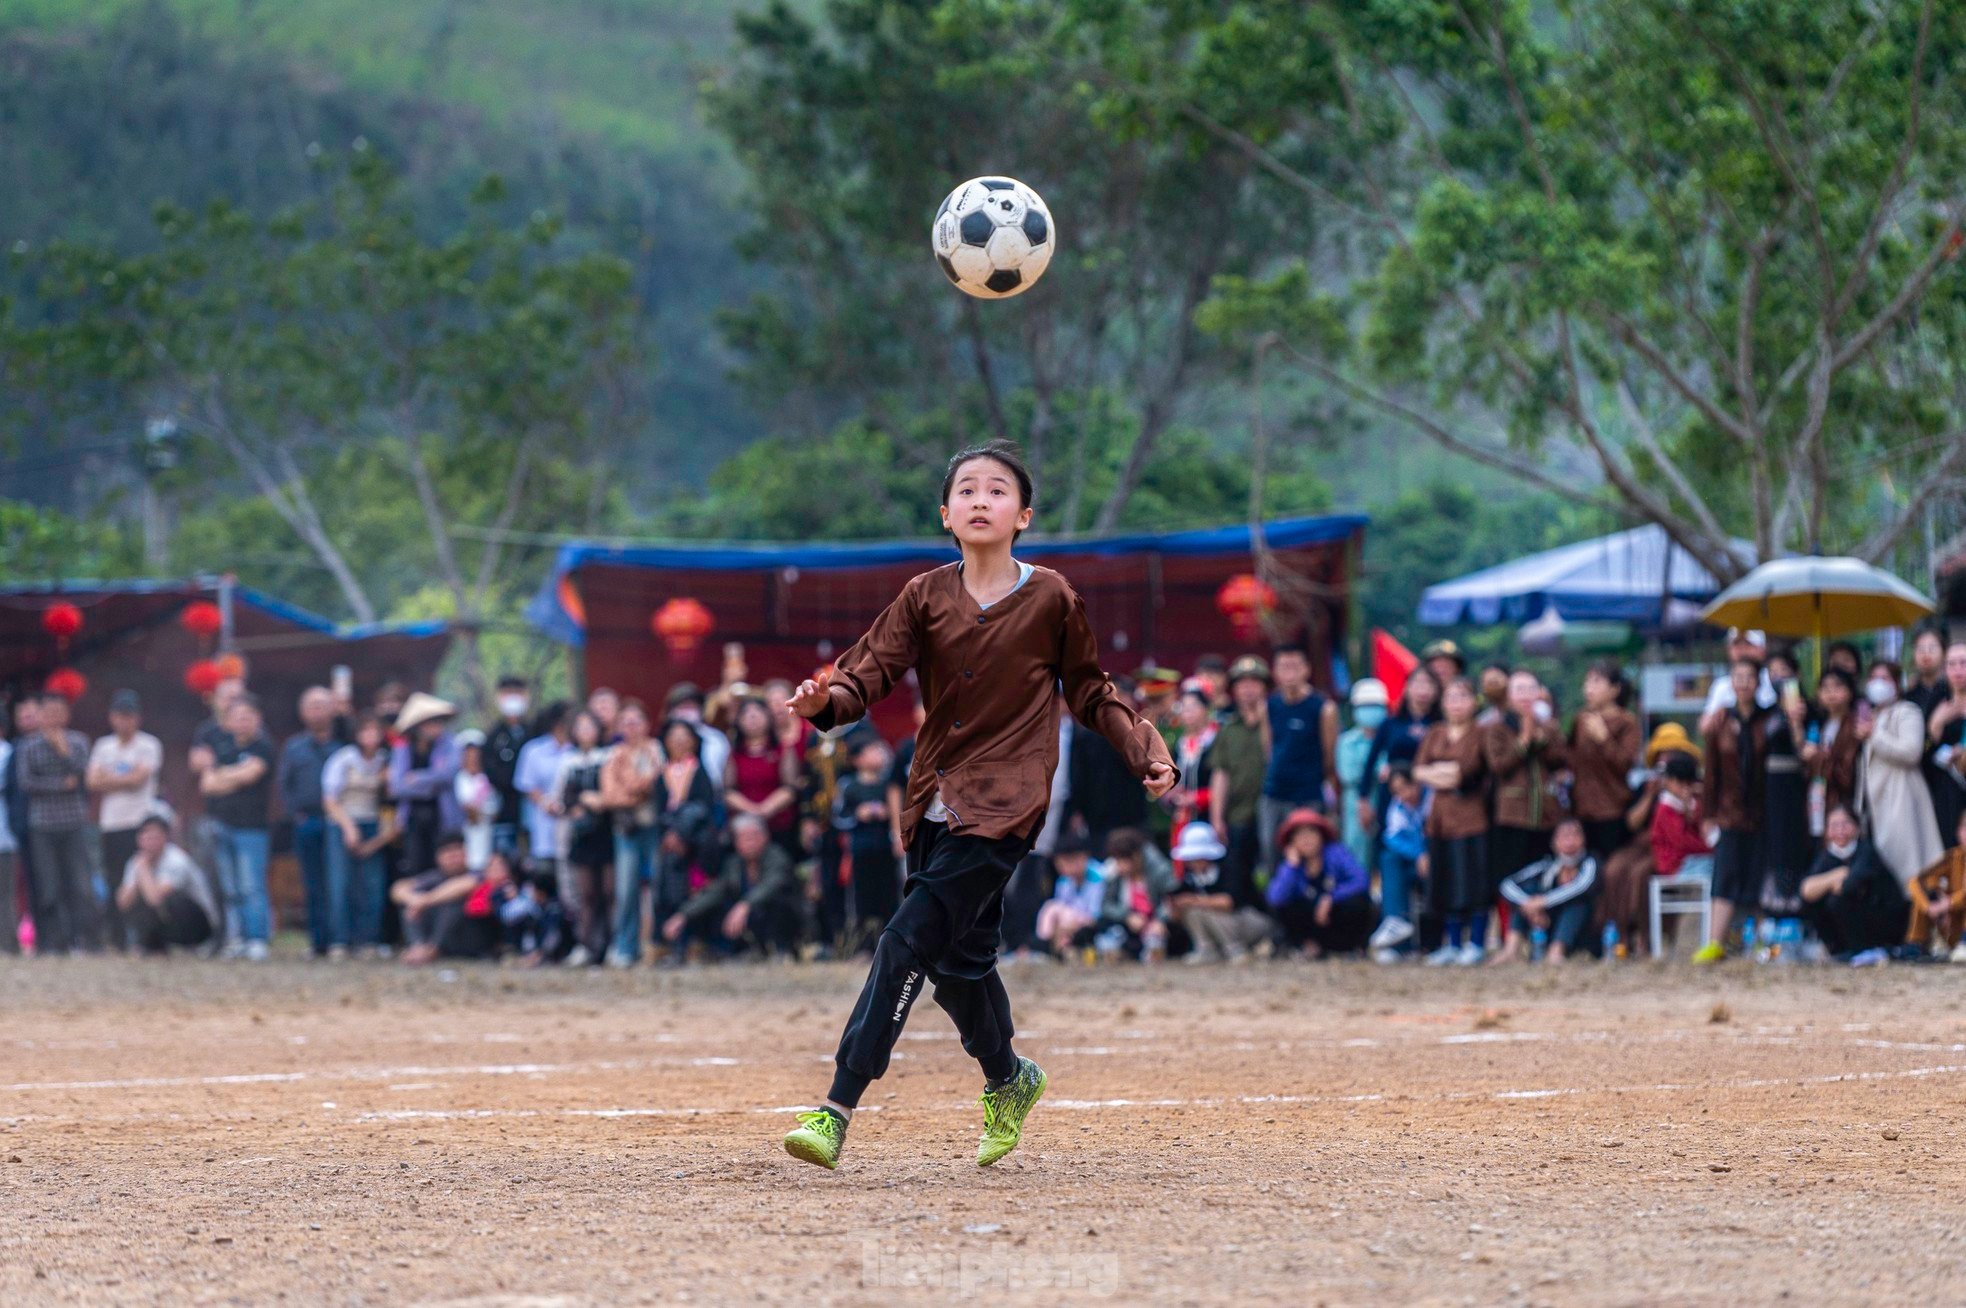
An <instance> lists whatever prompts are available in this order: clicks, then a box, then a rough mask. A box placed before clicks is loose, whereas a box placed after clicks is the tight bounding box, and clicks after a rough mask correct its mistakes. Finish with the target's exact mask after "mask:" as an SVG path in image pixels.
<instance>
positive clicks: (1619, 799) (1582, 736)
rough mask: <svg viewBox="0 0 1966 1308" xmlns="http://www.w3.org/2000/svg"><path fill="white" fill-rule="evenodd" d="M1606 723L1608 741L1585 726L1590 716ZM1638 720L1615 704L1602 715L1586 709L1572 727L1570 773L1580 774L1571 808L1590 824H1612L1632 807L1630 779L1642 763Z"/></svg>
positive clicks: (1573, 791)
mask: <svg viewBox="0 0 1966 1308" xmlns="http://www.w3.org/2000/svg"><path fill="white" fill-rule="evenodd" d="M1592 716H1595V717H1599V718H1602V719H1603V720H1604V729H1605V738H1604V739H1603V740H1599V739H1597V738H1596V737H1595V736H1593V735H1592V734H1591V733H1590V731H1589V730H1587V729H1586V728H1585V726H1584V719H1585V718H1586V717H1592ZM1638 737H1639V729H1638V719H1637V718H1636V717H1635V716H1633V715H1632V714H1631V713H1629V712H1627V711H1626V710H1624V709H1621V708H1618V707H1617V706H1615V705H1613V706H1612V707H1611V708H1608V709H1605V710H1604V712H1602V713H1596V714H1593V713H1592V712H1591V710H1589V709H1586V710H1584V712H1582V713H1579V714H1578V715H1577V720H1576V722H1574V723H1573V724H1571V727H1570V752H1569V759H1570V770H1571V772H1572V773H1574V774H1575V775H1576V783H1575V784H1574V785H1573V786H1572V787H1571V792H1570V806H1571V807H1572V808H1573V809H1575V810H1576V813H1577V816H1578V817H1580V818H1582V819H1583V820H1584V821H1586V822H1611V821H1614V820H1616V819H1618V818H1622V817H1623V816H1624V815H1625V810H1626V809H1627V808H1628V807H1630V805H1631V783H1630V782H1629V781H1628V780H1627V779H1626V776H1627V774H1628V773H1629V772H1630V771H1631V767H1632V764H1633V763H1636V762H1637V761H1638Z"/></svg>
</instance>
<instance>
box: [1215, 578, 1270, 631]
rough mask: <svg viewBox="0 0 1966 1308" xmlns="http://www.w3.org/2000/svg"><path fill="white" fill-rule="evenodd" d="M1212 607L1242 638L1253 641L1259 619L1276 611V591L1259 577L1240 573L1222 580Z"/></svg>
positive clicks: (1261, 627) (1260, 623) (1261, 619)
mask: <svg viewBox="0 0 1966 1308" xmlns="http://www.w3.org/2000/svg"><path fill="white" fill-rule="evenodd" d="M1215 607H1216V608H1217V609H1219V610H1221V613H1222V616H1223V617H1225V618H1227V619H1228V620H1229V625H1230V626H1231V627H1233V628H1234V629H1235V633H1236V635H1237V636H1238V637H1240V638H1241V639H1243V640H1254V639H1255V638H1256V636H1257V635H1258V634H1259V633H1260V632H1261V631H1262V629H1263V622H1264V620H1265V619H1266V618H1268V617H1269V616H1270V615H1271V614H1273V613H1275V612H1276V608H1277V593H1276V591H1275V590H1274V589H1273V588H1272V587H1271V586H1270V584H1269V583H1268V582H1266V581H1264V580H1263V579H1262V578H1261V577H1258V576H1255V575H1253V574H1251V573H1247V572H1244V573H1241V574H1239V575H1237V576H1234V577H1231V578H1229V579H1228V580H1227V581H1225V582H1223V583H1222V588H1221V589H1220V590H1218V591H1216V592H1215Z"/></svg>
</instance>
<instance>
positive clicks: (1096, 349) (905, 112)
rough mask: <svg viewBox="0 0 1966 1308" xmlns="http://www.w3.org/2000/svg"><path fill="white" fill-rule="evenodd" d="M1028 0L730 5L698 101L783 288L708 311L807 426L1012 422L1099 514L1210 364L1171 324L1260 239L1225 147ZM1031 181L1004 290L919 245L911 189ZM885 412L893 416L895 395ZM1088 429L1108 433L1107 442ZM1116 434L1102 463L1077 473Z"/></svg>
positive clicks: (902, 454) (1137, 475)
mask: <svg viewBox="0 0 1966 1308" xmlns="http://www.w3.org/2000/svg"><path fill="white" fill-rule="evenodd" d="M1097 17H1098V19H1099V22H1100V23H1105V22H1107V21H1108V20H1110V22H1111V23H1113V24H1115V25H1117V26H1116V28H1115V30H1114V31H1108V30H1106V29H1105V28H1104V27H1103V26H1099V25H1097V24H1094V23H1090V22H1082V21H1081V19H1082V18H1083V15H1081V14H1079V13H1077V12H1075V10H1074V8H1073V7H1072V6H1060V5H1056V4H1051V3H1042V2H1040V0H936V2H934V3H920V2H918V0H834V3H831V4H830V5H828V7H827V8H826V11H825V20H824V22H823V23H819V22H812V21H808V20H806V19H804V18H802V17H801V16H800V15H798V14H797V13H796V12H794V11H793V10H792V9H791V8H789V7H788V6H786V5H784V4H776V5H771V6H768V7H766V8H765V9H763V10H761V11H759V12H757V13H755V14H750V15H746V16H745V17H744V18H742V19H740V21H739V24H738V37H739V44H740V49H741V58H740V60H739V61H738V63H737V65H736V68H735V70H734V72H733V73H732V75H731V76H730V77H729V78H727V79H726V80H725V81H724V82H723V83H721V84H720V85H719V86H718V87H717V90H716V92H715V93H714V95H713V96H712V98H711V101H710V105H711V111H712V121H713V122H714V123H715V124H716V126H717V127H718V128H719V129H720V130H721V131H722V132H723V134H724V135H725V137H726V138H727V139H728V140H729V141H730V143H731V146H732V148H733V150H734V151H735V152H736V154H737V157H738V159H739V162H740V163H741V165H742V166H743V168H744V170H745V173H746V176H747V179H748V183H749V185H748V190H747V198H748V200H749V203H750V205H751V207H752V209H753V211H754V213H755V215H756V218H757V227H756V229H755V230H754V232H753V233H752V234H751V235H750V236H749V237H747V239H746V243H745V249H746V251H747V253H749V254H750V255H752V256H753V257H754V258H757V259H759V260H761V261H764V262H766V263H768V264H770V265H771V266H773V267H774V268H776V269H778V270H780V271H781V273H782V275H783V280H782V285H783V288H784V289H783V290H781V291H775V292H773V293H771V294H769V295H763V296H760V297H758V298H756V299H755V300H753V301H752V302H751V303H749V304H747V305H745V306H743V307H741V308H737V309H733V310H732V311H731V312H730V313H729V314H727V315H726V318H725V327H726V332H727V335H728V338H729V340H730V341H731V343H732V344H733V345H734V346H735V347H736V348H737V349H738V350H739V351H740V352H741V353H742V355H743V357H744V360H745V362H744V364H743V366H742V370H741V374H740V375H741V376H742V377H743V379H744V381H745V382H746V384H747V385H748V386H749V387H750V388H751V390H752V392H753V393H754V394H756V395H757V396H759V397H760V399H761V400H762V401H763V402H764V403H767V404H770V405H773V406H775V407H776V408H777V409H778V411H779V412H780V413H781V414H782V415H784V417H783V419H782V421H784V422H785V424H786V425H787V426H788V427H793V426H802V427H803V428H804V430H803V431H802V433H801V434H803V435H805V436H806V437H808V438H812V437H816V436H817V435H818V433H819V432H821V431H823V430H826V429H828V428H830V427H831V426H832V425H833V424H834V423H835V422H836V421H837V420H838V419H840V418H841V417H849V418H853V419H857V420H859V421H860V422H863V423H865V424H867V425H868V426H869V427H872V428H876V429H879V430H880V431H882V432H884V433H885V434H886V436H887V438H888V439H889V441H890V442H892V449H893V454H894V457H895V458H896V459H898V460H899V461H900V462H901V463H903V464H921V465H930V464H933V463H935V462H937V461H938V460H939V458H940V457H942V456H943V455H945V454H946V452H947V450H948V448H949V445H950V443H952V442H955V441H961V440H965V439H975V438H977V437H980V436H982V435H1008V436H1012V437H1015V438H1019V439H1022V440H1023V441H1024V442H1025V443H1026V445H1027V447H1028V452H1029V454H1030V456H1031V458H1032V461H1033V464H1034V466H1035V467H1036V469H1037V470H1038V472H1039V474H1040V477H1041V479H1045V480H1048V481H1050V482H1051V483H1052V484H1058V483H1059V482H1061V481H1063V482H1066V483H1069V485H1068V487H1067V489H1065V490H1063V491H1061V492H1060V504H1061V506H1062V507H1063V508H1064V510H1065V512H1064V517H1063V518H1062V519H1061V522H1060V525H1061V526H1063V527H1066V528H1071V527H1077V528H1084V527H1086V526H1090V525H1097V526H1100V527H1112V526H1117V525H1119V524H1120V523H1121V522H1123V521H1126V520H1127V518H1128V507H1129V501H1130V499H1131V497H1132V496H1133V495H1134V494H1135V493H1136V492H1138V491H1139V490H1140V489H1141V487H1142V486H1143V484H1144V478H1145V474H1146V470H1147V468H1148V466H1149V465H1150V464H1151V463H1152V462H1153V460H1154V457H1155V456H1156V455H1157V454H1158V453H1159V451H1160V449H1161V446H1162V445H1163V443H1164V442H1165V441H1166V440H1168V439H1171V436H1172V433H1173V432H1174V431H1175V430H1176V429H1177V428H1178V426H1179V424H1180V420H1181V417H1182V410H1183V407H1184V406H1185V405H1187V404H1190V403H1192V402H1193V399H1194V396H1195V394H1196V393H1197V392H1198V391H1199V390H1200V389H1202V388H1204V387H1206V386H1207V385H1209V384H1210V383H1211V382H1213V381H1214V380H1216V379H1218V377H1219V375H1220V374H1219V373H1218V371H1217V367H1218V365H1219V364H1220V363H1221V362H1223V361H1222V360H1219V359H1216V358H1214V357H1212V355H1211V353H1210V350H1209V347H1208V344H1207V342H1206V341H1204V340H1203V339H1201V338H1199V337H1198V336H1197V335H1196V334H1195V332H1194V330H1193V323H1192V311H1193V308H1194V306H1195V304H1196V303H1197V302H1198V301H1199V300H1200V298H1201V297H1202V295H1203V294H1204V293H1205V292H1206V289H1207V286H1208V283H1209V280H1210V278H1211V277H1212V276H1214V275H1215V274H1217V273H1231V274H1232V273H1244V272H1247V271H1249V270H1250V269H1251V268H1253V267H1254V266H1255V264H1256V263H1257V261H1258V260H1260V259H1261V258H1263V257H1264V256H1265V254H1266V253H1267V252H1268V251H1269V250H1270V249H1271V248H1272V242H1273V239H1274V236H1275V233H1276V224H1275V222H1274V215H1273V214H1271V213H1270V211H1269V209H1268V206H1266V205H1264V204H1263V203H1261V202H1255V201H1252V200H1251V197H1250V196H1249V195H1248V192H1247V187H1246V176H1247V172H1248V169H1247V165H1246V164H1245V163H1244V162H1243V161H1241V160H1240V159H1239V158H1237V157H1235V156H1233V155H1231V154H1230V153H1228V152H1226V151H1224V150H1221V149H1218V148H1197V147H1196V144H1195V143H1194V142H1193V141H1191V140H1187V139H1178V138H1177V139H1168V138H1166V137H1164V136H1163V135H1162V134H1159V133H1155V132H1148V131H1142V130H1139V124H1138V123H1137V122H1136V121H1134V120H1133V119H1131V118H1130V117H1129V114H1128V112H1127V106H1126V105H1125V103H1124V100H1123V96H1122V97H1120V98H1117V99H1116V98H1115V96H1116V94H1117V91H1116V86H1115V84H1116V82H1117V81H1118V80H1119V79H1120V78H1122V77H1123V76H1125V75H1126V73H1127V71H1128V69H1129V68H1130V66H1131V61H1132V60H1133V59H1134V58H1135V57H1136V56H1137V55H1138V54H1139V53H1140V48H1139V47H1138V46H1137V45H1135V44H1129V43H1128V41H1127V40H1124V39H1122V36H1121V34H1120V33H1119V32H1118V30H1117V29H1118V28H1124V27H1125V26H1127V24H1128V22H1129V21H1130V20H1128V19H1127V17H1126V16H1125V14H1124V13H1118V12H1113V11H1103V10H1102V11H1101V12H1100V13H1099V14H1098V15H1097ZM988 173H1005V174H1011V175H1015V176H1018V177H1020V178H1021V179H1023V180H1024V181H1026V182H1028V183H1030V184H1031V185H1033V186H1035V187H1036V188H1037V189H1038V191H1039V192H1040V193H1041V194H1043V195H1044V197H1045V199H1046V201H1047V203H1048V204H1049V205H1050V207H1051V209H1052V212H1053V214H1054V216H1055V218H1056V220H1057V228H1058V234H1059V236H1058V239H1059V248H1058V251H1057V254H1056V256H1055V257H1054V259H1053V262H1052V265H1051V270H1050V271H1049V272H1048V273H1047V274H1046V279H1045V281H1043V282H1041V283H1040V284H1039V285H1038V286H1037V287H1036V288H1034V289H1032V290H1030V291H1028V292H1026V293H1025V294H1023V295H1021V296H1019V297H1018V298H1017V299H1015V300H1013V301H1009V302H1005V303H986V304H979V303H976V302H972V301H969V300H967V299H965V298H964V297H963V296H961V295H960V294H958V293H956V292H953V291H952V290H951V289H950V288H949V287H948V286H947V284H946V283H945V281H944V280H943V277H942V275H941V273H940V272H939V271H938V270H937V268H936V266H935V263H934V260H933V258H932V257H931V256H930V252H929V249H928V234H929V224H930V220H931V218H932V216H933V214H934V206H935V204H936V203H937V202H938V201H939V200H940V199H941V197H942V196H943V195H944V194H946V193H947V192H948V191H949V190H950V189H951V188H952V187H953V186H954V185H955V184H956V183H959V182H961V181H963V180H964V179H966V178H968V177H971V176H976V175H980V174H988ZM900 414H906V415H908V417H907V418H906V419H905V420H904V419H899V418H897V417H896V415H900ZM1109 442H1117V444H1116V445H1109ZM1115 448H1116V449H1118V451H1119V456H1118V459H1117V461H1116V463H1115V464H1114V468H1113V472H1112V475H1111V476H1110V477H1107V478H1105V480H1103V481H1102V482H1101V483H1100V484H1099V485H1098V486H1097V487H1096V488H1093V487H1091V486H1089V485H1087V484H1085V483H1084V481H1083V480H1082V479H1083V478H1085V477H1096V476H1101V475H1103V474H1102V473H1101V471H1100V470H1101V469H1102V467H1103V465H1104V464H1105V463H1106V462H1107V461H1108V459H1109V458H1110V457H1111V450H1112V449H1115Z"/></svg>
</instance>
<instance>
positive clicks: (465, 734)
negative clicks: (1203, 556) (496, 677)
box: [452, 727, 499, 872]
mask: <svg viewBox="0 0 1966 1308" xmlns="http://www.w3.org/2000/svg"><path fill="white" fill-rule="evenodd" d="M457 745H458V749H459V751H460V754H461V757H462V761H461V762H460V763H459V764H458V769H457V777H456V779H455V780H454V781H453V782H452V785H453V786H454V787H455V789H456V792H457V810H458V813H459V814H460V815H461V818H462V822H463V827H464V864H465V866H466V867H468V868H470V869H471V870H472V871H473V872H482V871H484V870H485V864H487V863H488V862H490V861H491V851H492V824H493V823H495V822H496V821H497V820H498V806H499V798H498V789H497V787H495V786H493V785H492V779H491V778H490V777H488V776H486V775H485V733H484V732H482V731H479V730H478V729H477V728H476V727H473V728H471V729H470V730H468V731H460V732H458V733H457Z"/></svg>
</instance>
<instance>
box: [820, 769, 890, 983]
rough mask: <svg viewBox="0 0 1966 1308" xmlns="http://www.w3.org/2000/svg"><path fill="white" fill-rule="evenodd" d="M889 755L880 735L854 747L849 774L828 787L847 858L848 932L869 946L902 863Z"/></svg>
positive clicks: (886, 913) (887, 912) (887, 909)
mask: <svg viewBox="0 0 1966 1308" xmlns="http://www.w3.org/2000/svg"><path fill="white" fill-rule="evenodd" d="M893 763H894V756H893V755H892V754H890V753H889V752H888V748H887V745H886V744H885V743H884V742H883V741H881V739H880V738H879V737H872V738H869V739H867V740H865V741H863V742H861V744H860V747H859V748H858V749H856V750H854V751H853V775H851V776H849V777H847V778H846V779H845V780H844V781H842V782H841V783H840V786H839V789H838V790H836V791H835V792H834V793H833V829H834V830H835V831H838V832H840V833H841V834H842V835H843V836H844V837H845V839H846V851H847V856H848V858H850V859H851V860H852V863H851V865H850V867H851V870H850V871H849V872H848V874H847V880H848V882H849V884H850V885H851V886H852V888H853V904H852V911H851V913H850V915H849V918H850V921H851V922H852V923H853V926H852V927H851V928H850V929H849V932H848V935H849V936H850V937H851V938H853V939H858V940H862V941H863V942H864V947H865V948H866V950H867V951H868V952H870V953H871V952H872V951H873V948H874V939H875V937H877V936H878V935H879V934H880V931H881V928H882V927H883V926H885V925H886V924H887V920H888V919H889V918H890V917H892V916H894V910H895V909H897V908H899V907H900V906H901V868H900V864H899V862H898V861H897V859H896V855H895V848H894V828H893V824H892V823H891V822H890V821H889V814H888V808H887V803H888V798H887V797H888V774H889V773H890V772H891V771H892V770H893Z"/></svg>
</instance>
